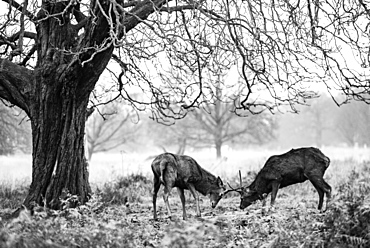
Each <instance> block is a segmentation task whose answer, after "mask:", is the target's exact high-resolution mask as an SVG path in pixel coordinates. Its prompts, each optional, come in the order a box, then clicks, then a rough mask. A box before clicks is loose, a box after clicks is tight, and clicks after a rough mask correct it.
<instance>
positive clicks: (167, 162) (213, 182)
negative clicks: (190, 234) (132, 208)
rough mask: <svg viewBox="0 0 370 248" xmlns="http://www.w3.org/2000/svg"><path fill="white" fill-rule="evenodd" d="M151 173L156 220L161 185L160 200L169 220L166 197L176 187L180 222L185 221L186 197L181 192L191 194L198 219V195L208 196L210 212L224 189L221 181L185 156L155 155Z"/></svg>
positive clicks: (169, 212)
mask: <svg viewBox="0 0 370 248" xmlns="http://www.w3.org/2000/svg"><path fill="white" fill-rule="evenodd" d="M152 171H153V174H154V190H153V217H154V219H157V207H156V201H157V193H158V190H159V188H160V186H161V184H163V186H164V195H163V199H164V202H165V204H166V207H167V212H168V215H169V217H170V218H171V210H170V205H169V203H168V196H169V194H170V192H171V189H172V188H174V187H177V190H178V193H179V195H180V199H181V203H182V213H183V219H184V220H186V211H185V195H184V190H185V189H187V190H190V192H191V193H192V195H193V196H194V198H195V201H196V208H197V210H196V213H197V216H198V217H200V216H201V213H200V207H199V196H198V193H197V191H198V192H200V193H201V194H203V195H208V196H209V198H210V200H211V206H212V208H215V207H216V205H217V203H218V202H219V200H220V199H221V197H222V195H223V192H224V191H225V190H226V187H225V186H224V184H223V183H222V180H221V178H220V177H215V176H214V175H212V174H211V173H209V172H208V171H206V170H204V169H203V168H202V167H200V166H199V164H198V163H197V162H196V161H195V160H194V159H193V158H191V157H189V156H185V155H175V154H172V153H163V154H161V155H158V156H157V157H156V158H155V159H154V160H153V162H152Z"/></svg>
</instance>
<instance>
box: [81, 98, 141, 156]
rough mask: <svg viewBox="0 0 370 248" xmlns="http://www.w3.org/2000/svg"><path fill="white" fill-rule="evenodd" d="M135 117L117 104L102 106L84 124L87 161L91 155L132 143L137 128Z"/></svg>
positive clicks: (128, 110) (127, 109)
mask: <svg viewBox="0 0 370 248" xmlns="http://www.w3.org/2000/svg"><path fill="white" fill-rule="evenodd" d="M135 118H136V121H138V120H137V115H136V114H135V112H133V111H132V109H131V108H128V107H127V106H124V105H122V104H120V103H118V102H112V103H109V104H107V105H104V106H103V107H102V108H101V109H100V110H99V111H95V113H93V114H92V115H91V117H89V118H88V120H87V124H86V136H87V150H88V156H87V158H88V160H91V157H92V155H93V153H95V152H103V151H109V150H112V149H114V148H117V147H118V146H121V145H123V144H125V143H127V142H129V141H132V140H133V138H134V137H135V134H136V132H137V130H138V128H139V125H138V124H137V123H134V121H135Z"/></svg>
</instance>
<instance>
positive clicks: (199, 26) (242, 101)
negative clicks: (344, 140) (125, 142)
mask: <svg viewBox="0 0 370 248" xmlns="http://www.w3.org/2000/svg"><path fill="white" fill-rule="evenodd" d="M2 1H3V2H4V3H7V5H5V4H4V3H2V5H1V9H2V12H1V13H2V17H1V20H2V21H1V24H0V54H1V58H3V59H5V58H6V59H7V60H10V61H13V62H16V63H18V64H19V65H21V66H25V67H28V68H37V66H38V63H39V60H40V58H41V57H43V56H48V54H40V53H39V54H37V53H36V51H38V49H39V47H38V46H39V45H40V44H41V43H40V40H42V39H43V37H40V35H42V34H40V33H37V32H36V31H37V30H38V29H39V27H40V25H42V23H43V21H44V20H46V19H49V18H52V19H55V20H56V21H58V22H59V24H60V26H61V27H62V26H63V27H65V28H66V29H68V30H69V32H68V33H69V36H68V37H63V38H64V39H65V42H64V47H56V48H55V49H56V50H58V51H59V52H61V54H63V56H65V60H66V61H67V63H66V67H68V66H70V65H71V64H73V63H81V66H82V67H84V66H88V63H89V62H90V61H92V60H93V59H94V57H95V56H97V55H98V54H100V53H103V52H105V51H107V50H109V49H112V48H115V50H114V54H113V57H112V59H113V61H114V62H113V63H111V64H110V66H108V69H109V71H110V72H111V73H113V74H114V78H115V85H113V86H112V85H111V86H109V85H108V84H105V86H104V90H105V91H110V90H112V89H113V90H115V91H116V92H118V93H117V97H123V98H125V99H127V100H128V101H129V102H131V104H133V105H134V106H135V107H137V108H139V109H145V108H147V107H152V108H151V109H152V114H153V117H154V118H162V117H174V118H178V117H182V116H183V115H185V114H186V109H188V108H190V107H196V106H199V105H201V104H202V102H205V101H209V99H212V98H217V96H216V94H214V91H212V87H211V86H210V85H209V82H208V81H207V80H205V78H207V77H205V74H210V75H213V76H215V77H217V75H218V74H219V73H220V71H225V70H229V71H230V80H229V82H227V83H225V87H227V88H229V89H230V95H229V98H230V99H231V100H233V101H234V105H235V109H234V110H235V111H244V110H246V111H250V112H253V113H258V112H260V111H263V110H264V109H270V110H271V109H272V108H274V107H276V106H279V105H281V104H288V105H291V106H292V108H293V110H294V104H296V103H302V102H304V101H305V99H307V98H311V97H314V96H315V93H314V92H312V90H311V89H310V88H309V87H310V86H311V85H312V84H316V83H319V84H321V85H324V86H325V87H326V88H327V89H328V91H329V92H331V93H332V94H334V90H339V91H341V92H342V93H344V94H345V95H346V96H347V99H346V100H348V99H351V98H354V99H356V100H361V101H365V102H367V103H369V102H370V99H369V94H368V93H369V86H370V82H369V80H368V77H369V75H368V74H369V73H368V68H369V64H370V59H369V58H370V56H369V52H370V46H369V44H370V43H369V39H370V37H369V35H370V30H369V29H370V26H369V23H370V22H369V19H370V3H369V2H368V1H363V0H359V1H353V0H340V1H334V0H327V1H318V0H312V1H311V0H306V1H300V0H294V1H289V0H282V1H274V0H271V1H258V0H257V1H254V0H252V1H240V0H200V1H194V0H177V1H168V0H167V1H165V0H141V1H124V0H91V1H85V0H82V1H78V0H71V1H59V2H58V3H55V2H54V1H46V0H44V1H42V2H40V1H34V0H25V1H23V2H17V1H12V0H2ZM3 6H6V8H4V7H3ZM102 22H106V23H107V28H108V36H106V37H101V39H100V40H99V39H90V38H91V37H95V36H93V35H94V34H95V33H98V32H103V31H104V30H105V29H104V30H99V28H101V25H100V24H101V23H102ZM59 38H60V37H56V39H59ZM50 56H52V55H50ZM117 65H119V66H117ZM105 78H106V77H105ZM208 78H209V77H208ZM102 81H104V83H106V81H107V80H102ZM117 82H118V83H117ZM109 87H111V88H109ZM6 90H7V89H5V87H4V86H2V85H1V84H0V93H1V96H2V97H3V98H5V99H7V100H10V101H11V100H12V97H11V96H10V95H9V94H7V93H6ZM101 92H102V91H101V88H95V91H94V96H95V98H94V99H95V100H97V99H99V98H98V95H99V94H100V93H101Z"/></svg>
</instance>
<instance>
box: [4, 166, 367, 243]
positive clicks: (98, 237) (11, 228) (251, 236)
mask: <svg viewBox="0 0 370 248" xmlns="http://www.w3.org/2000/svg"><path fill="white" fill-rule="evenodd" d="M229 162H230V161H229ZM149 163H150V162H149ZM225 163H228V162H227V161H226V162H225ZM348 166H351V168H347V167H348ZM331 167H332V168H331V169H330V170H328V172H327V174H326V175H325V180H327V182H328V183H329V184H330V185H331V186H332V188H333V197H332V200H331V202H330V205H329V207H328V209H327V211H325V212H320V211H318V210H317V205H318V194H317V192H316V190H315V189H314V187H313V186H312V185H311V184H310V183H309V182H305V183H303V184H296V185H292V186H290V187H287V188H285V189H282V190H280V191H279V193H278V197H277V200H276V204H275V207H274V208H272V209H271V208H270V207H269V206H270V198H268V200H267V207H265V208H263V207H262V203H261V202H256V203H255V204H253V205H251V206H250V207H248V208H246V209H244V210H240V209H239V204H240V198H239V196H238V195H237V193H232V194H230V195H228V196H227V198H225V199H222V200H221V201H220V202H219V204H218V206H217V207H216V208H215V209H212V208H211V207H210V202H209V200H208V199H207V197H205V196H202V197H201V212H202V217H200V218H198V217H196V216H195V201H194V199H193V198H192V197H191V195H190V194H189V193H187V194H186V208H187V214H188V220H187V221H184V220H182V210H181V203H180V199H179V197H178V195H177V191H176V190H175V189H174V190H173V191H172V194H171V197H170V205H171V210H172V212H173V216H172V218H171V219H169V218H168V216H167V212H166V209H165V205H164V202H163V199H162V195H161V194H160V195H159V197H158V200H157V203H158V216H159V219H158V220H156V221H155V220H153V213H152V198H151V190H152V177H151V175H150V174H149V175H145V176H144V175H142V174H131V175H128V176H117V177H116V178H115V179H114V180H110V181H109V182H108V181H107V182H105V183H103V184H93V185H92V186H93V189H94V194H93V196H92V198H91V200H90V201H89V202H88V203H87V204H86V205H83V206H79V207H77V208H68V207H67V206H68V201H69V200H70V199H73V196H70V199H66V201H65V203H66V204H65V206H66V207H65V209H64V210H62V211H53V210H50V209H44V208H43V207H39V206H38V207H36V208H35V209H34V211H33V212H32V213H31V212H28V211H26V210H24V211H22V212H21V213H20V215H19V217H18V218H15V219H12V218H10V215H11V214H12V213H13V212H14V210H15V209H16V208H17V207H18V206H19V205H20V203H21V200H22V197H23V196H24V194H25V193H26V192H27V190H26V189H27V184H26V185H25V183H21V184H19V185H15V184H10V185H9V184H6V183H3V184H0V247H1V248H3V247H4V248H8V247H21V248H23V247H27V248H29V247H223V248H224V247H265V248H266V247H370V236H369V233H370V176H369V175H370V162H367V161H362V162H359V161H355V160H342V161H339V160H335V159H334V160H332V163H331ZM257 171H258V170H255V171H253V172H254V173H256V172H257ZM254 173H249V176H251V177H253V175H254ZM245 174H246V173H245ZM245 174H244V175H245ZM243 179H244V181H245V182H247V181H249V180H250V179H249V178H247V177H246V176H244V178H243ZM224 180H225V181H228V182H230V183H231V184H232V185H236V184H237V182H238V178H237V175H235V176H234V177H232V176H230V177H224ZM160 192H162V190H160ZM324 207H325V205H324Z"/></svg>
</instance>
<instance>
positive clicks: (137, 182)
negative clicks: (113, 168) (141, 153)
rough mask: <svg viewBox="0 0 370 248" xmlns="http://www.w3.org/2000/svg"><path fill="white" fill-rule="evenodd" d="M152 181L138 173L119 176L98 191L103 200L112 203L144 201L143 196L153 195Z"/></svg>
mask: <svg viewBox="0 0 370 248" xmlns="http://www.w3.org/2000/svg"><path fill="white" fill-rule="evenodd" d="M151 191H152V182H151V180H148V179H147V178H146V177H145V176H143V175H140V174H136V175H130V176H126V177H125V176H119V177H117V178H116V179H115V180H114V181H112V182H107V183H105V184H104V185H103V187H101V188H99V187H98V188H97V189H96V192H95V193H97V194H98V195H99V196H100V197H101V200H102V201H103V202H109V203H111V204H127V203H128V202H142V201H143V200H142V197H149V196H151Z"/></svg>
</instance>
